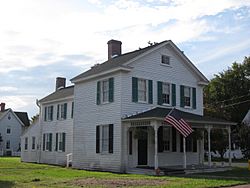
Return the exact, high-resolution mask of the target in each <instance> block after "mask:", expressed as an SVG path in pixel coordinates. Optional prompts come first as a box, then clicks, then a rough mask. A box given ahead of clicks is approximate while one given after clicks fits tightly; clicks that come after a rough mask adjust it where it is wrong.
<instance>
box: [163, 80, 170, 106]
mask: <svg viewBox="0 0 250 188" xmlns="http://www.w3.org/2000/svg"><path fill="white" fill-rule="evenodd" d="M162 102H163V104H170V84H169V83H162Z"/></svg>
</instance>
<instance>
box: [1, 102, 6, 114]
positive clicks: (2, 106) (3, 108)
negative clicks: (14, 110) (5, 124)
mask: <svg viewBox="0 0 250 188" xmlns="http://www.w3.org/2000/svg"><path fill="white" fill-rule="evenodd" d="M4 110H5V103H3V102H2V103H1V104H0V112H3V111H4Z"/></svg>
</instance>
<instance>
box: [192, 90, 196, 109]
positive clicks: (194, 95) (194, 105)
mask: <svg viewBox="0 0 250 188" xmlns="http://www.w3.org/2000/svg"><path fill="white" fill-rule="evenodd" d="M192 90H193V92H192V96H193V98H192V103H193V105H192V106H193V109H196V88H193V89H192Z"/></svg>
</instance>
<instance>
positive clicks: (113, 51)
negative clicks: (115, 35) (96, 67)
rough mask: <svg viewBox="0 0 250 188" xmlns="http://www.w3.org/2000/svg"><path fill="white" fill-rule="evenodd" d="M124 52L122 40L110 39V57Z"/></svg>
mask: <svg viewBox="0 0 250 188" xmlns="http://www.w3.org/2000/svg"><path fill="white" fill-rule="evenodd" d="M121 54H122V42H121V41H119V40H113V39H112V40H110V41H108V59H110V58H112V57H114V56H119V55H121Z"/></svg>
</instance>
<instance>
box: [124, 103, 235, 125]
mask: <svg viewBox="0 0 250 188" xmlns="http://www.w3.org/2000/svg"><path fill="white" fill-rule="evenodd" d="M171 110H172V109H171V108H160V107H157V108H153V109H151V110H148V111H145V112H142V113H139V114H136V115H132V116H129V117H127V118H124V119H125V120H133V119H140V118H162V119H163V118H165V117H166V115H168V114H169V112H170V111H171ZM175 110H176V111H178V113H179V114H180V116H181V117H182V118H183V119H184V120H186V121H197V122H198V121H200V122H207V123H209V122H217V123H222V124H234V123H233V122H230V121H226V120H224V119H219V118H213V117H209V116H201V115H196V114H192V113H188V112H183V111H181V110H178V109H175Z"/></svg>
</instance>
